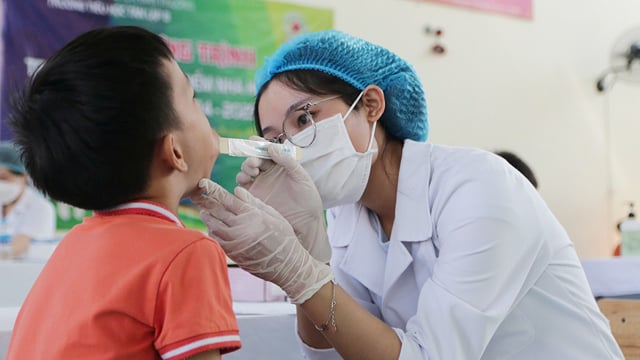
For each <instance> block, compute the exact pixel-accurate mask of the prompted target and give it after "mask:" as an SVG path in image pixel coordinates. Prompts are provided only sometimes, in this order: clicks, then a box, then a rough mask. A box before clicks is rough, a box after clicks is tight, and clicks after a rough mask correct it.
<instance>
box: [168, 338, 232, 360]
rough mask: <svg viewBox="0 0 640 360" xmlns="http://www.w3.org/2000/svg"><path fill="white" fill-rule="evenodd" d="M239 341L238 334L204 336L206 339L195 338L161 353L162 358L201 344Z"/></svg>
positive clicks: (195, 347)
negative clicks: (190, 341)
mask: <svg viewBox="0 0 640 360" xmlns="http://www.w3.org/2000/svg"><path fill="white" fill-rule="evenodd" d="M239 341H240V335H225V336H217V337H211V338H206V339H202V340H197V341H194V342H192V343H189V344H187V345H183V346H180V347H179V348H177V349H173V350H170V351H167V352H166V353H164V354H162V355H161V356H162V358H163V359H170V358H172V357H174V356H177V355H180V354H184V353H186V352H188V351H191V350H193V349H197V348H199V347H202V346H207V345H212V344H219V343H225V342H239Z"/></svg>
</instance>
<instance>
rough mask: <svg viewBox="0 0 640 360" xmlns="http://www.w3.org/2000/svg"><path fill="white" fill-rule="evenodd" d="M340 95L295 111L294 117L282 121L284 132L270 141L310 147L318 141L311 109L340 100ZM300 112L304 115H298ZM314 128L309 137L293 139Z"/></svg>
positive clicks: (311, 103) (308, 104)
mask: <svg viewBox="0 0 640 360" xmlns="http://www.w3.org/2000/svg"><path fill="white" fill-rule="evenodd" d="M339 97H340V95H335V96H330V97H328V98H324V99H320V100H316V101H314V102H310V103H307V104H305V105H304V106H302V107H299V108H297V109H295V112H294V114H293V116H289V117H287V118H285V119H284V120H283V121H282V132H281V133H280V134H278V135H277V136H276V137H273V138H271V139H268V141H271V142H274V143H283V142H284V141H285V140H289V142H291V143H292V144H293V145H295V146H297V147H301V148H306V147H309V146H310V145H311V144H313V142H314V141H315V140H316V135H317V131H318V130H317V127H316V122H315V121H314V120H313V116H312V115H311V112H310V111H309V109H310V108H311V107H312V106H314V105H318V104H320V103H322V102H325V101H329V100H333V99H336V98H339ZM298 111H303V113H302V114H296V113H297V112H298ZM308 128H313V130H312V132H311V133H310V134H308V136H304V137H303V138H300V139H295V140H294V139H293V137H294V136H295V135H296V134H298V133H300V132H301V131H303V130H306V129H308Z"/></svg>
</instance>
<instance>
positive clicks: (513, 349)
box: [482, 309, 535, 360]
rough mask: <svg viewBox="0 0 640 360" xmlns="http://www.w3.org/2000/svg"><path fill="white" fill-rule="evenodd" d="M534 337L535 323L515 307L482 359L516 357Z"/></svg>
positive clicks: (492, 359) (497, 331) (503, 322)
mask: <svg viewBox="0 0 640 360" xmlns="http://www.w3.org/2000/svg"><path fill="white" fill-rule="evenodd" d="M534 339H535V331H534V328H533V324H532V323H531V321H530V320H529V318H528V317H527V316H526V315H525V314H524V313H523V312H522V311H520V310H518V309H514V310H513V311H512V312H511V313H510V314H509V315H507V317H506V318H505V319H504V320H503V321H502V323H501V324H500V326H499V327H498V329H497V330H496V333H495V334H494V335H493V336H492V340H491V341H490V342H489V344H488V345H487V349H486V350H485V352H484V354H483V355H482V359H487V360H489V359H491V360H500V359H516V358H517V357H516V356H517V355H518V354H522V353H523V349H524V348H526V347H527V346H529V345H530V344H531V343H532V342H533V341H534Z"/></svg>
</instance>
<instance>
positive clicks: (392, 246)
mask: <svg viewBox="0 0 640 360" xmlns="http://www.w3.org/2000/svg"><path fill="white" fill-rule="evenodd" d="M430 174H431V145H430V144H426V143H418V142H415V141H411V140H406V141H405V143H404V148H403V150H402V160H401V162H400V174H399V176H398V192H397V194H396V217H395V220H394V222H393V230H392V232H391V239H390V243H389V254H388V257H387V270H386V271H385V274H384V286H383V293H384V294H388V293H389V292H390V290H391V288H392V287H393V286H394V285H395V284H396V283H397V282H398V279H399V278H400V277H401V276H402V274H403V273H404V272H405V270H406V269H407V268H408V267H409V265H411V263H412V262H413V255H412V254H411V252H410V251H409V250H408V249H407V246H408V245H409V244H404V243H414V242H420V241H427V240H429V239H431V234H432V230H433V222H432V220H431V212H430V210H429V203H430V202H429V179H430ZM383 301H384V299H383Z"/></svg>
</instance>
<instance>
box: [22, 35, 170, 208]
mask: <svg viewBox="0 0 640 360" xmlns="http://www.w3.org/2000/svg"><path fill="white" fill-rule="evenodd" d="M171 59H173V56H172V53H171V50H169V48H168V47H167V45H166V44H165V42H164V41H163V40H162V38H161V37H159V36H158V35H156V34H154V33H152V32H149V31H147V30H145V29H142V28H139V27H134V26H119V27H107V28H100V29H95V30H91V31H89V32H86V33H84V34H82V35H80V36H78V37H77V38H75V39H74V40H72V41H71V42H69V43H68V44H67V45H65V46H64V47H63V48H62V49H60V50H59V51H57V52H56V53H55V54H54V55H53V56H51V57H50V58H49V59H48V60H47V61H46V62H44V64H43V65H42V66H41V67H40V68H39V69H38V71H37V72H36V73H35V74H34V76H33V77H32V78H31V80H30V81H28V82H27V84H26V86H25V88H24V89H23V90H22V91H21V92H19V93H18V96H17V97H16V98H15V99H14V102H13V109H12V110H13V112H12V114H11V116H10V118H9V124H10V125H11V127H12V128H13V130H14V134H15V142H16V144H17V145H18V147H19V149H20V152H21V157H22V160H23V162H24V165H25V167H26V169H27V172H28V173H29V175H30V176H31V178H32V179H33V183H34V185H35V186H36V187H37V188H39V189H40V190H42V191H43V192H44V193H46V194H47V195H49V196H50V197H51V198H54V199H56V200H59V201H62V202H65V203H68V204H71V205H73V206H77V207H80V208H84V209H90V210H100V209H105V208H109V207H112V206H115V205H117V204H120V203H122V202H125V201H129V200H132V199H135V198H136V197H137V196H140V195H141V194H142V192H143V191H144V190H145V189H146V187H147V183H148V178H149V173H150V165H151V160H152V157H153V153H154V150H155V145H156V143H157V140H158V139H159V138H160V137H161V136H162V135H164V134H165V133H166V132H167V131H169V130H171V129H173V128H176V127H177V126H178V121H177V118H176V115H175V110H174V109H173V106H172V95H171V84H170V82H169V80H168V76H167V73H166V71H165V70H164V69H163V61H164V60H166V61H168V60H171Z"/></svg>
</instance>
